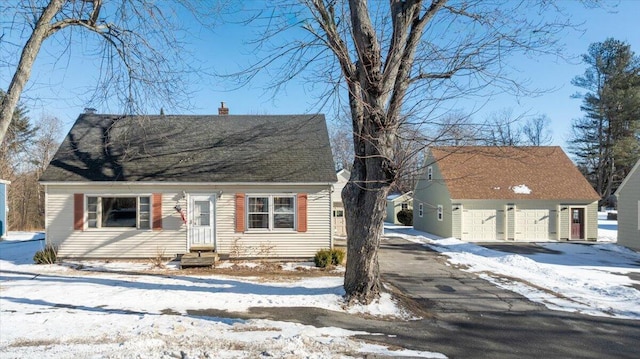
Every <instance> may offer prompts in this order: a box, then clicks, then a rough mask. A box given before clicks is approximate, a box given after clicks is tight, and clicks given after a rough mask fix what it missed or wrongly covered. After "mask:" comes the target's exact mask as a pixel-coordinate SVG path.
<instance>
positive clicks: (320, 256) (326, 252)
mask: <svg viewBox="0 0 640 359" xmlns="http://www.w3.org/2000/svg"><path fill="white" fill-rule="evenodd" d="M344 255H345V254H344V251H343V250H342V249H321V250H319V251H318V252H316V255H315V257H313V262H314V263H315V264H316V267H319V268H327V267H329V266H337V265H339V264H342V261H344Z"/></svg>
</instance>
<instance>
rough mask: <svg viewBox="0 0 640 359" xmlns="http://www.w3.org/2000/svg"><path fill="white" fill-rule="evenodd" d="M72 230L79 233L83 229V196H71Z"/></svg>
mask: <svg viewBox="0 0 640 359" xmlns="http://www.w3.org/2000/svg"><path fill="white" fill-rule="evenodd" d="M73 229H74V230H76V231H81V230H83V229H84V194H82V193H74V194H73Z"/></svg>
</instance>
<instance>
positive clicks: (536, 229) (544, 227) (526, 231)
mask: <svg viewBox="0 0 640 359" xmlns="http://www.w3.org/2000/svg"><path fill="white" fill-rule="evenodd" d="M515 230H516V240H528V241H531V240H547V239H549V210H546V209H523V210H519V211H517V212H516V228H515Z"/></svg>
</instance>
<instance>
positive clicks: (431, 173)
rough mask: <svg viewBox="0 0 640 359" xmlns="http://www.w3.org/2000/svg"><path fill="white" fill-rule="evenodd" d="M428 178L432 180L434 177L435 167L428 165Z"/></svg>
mask: <svg viewBox="0 0 640 359" xmlns="http://www.w3.org/2000/svg"><path fill="white" fill-rule="evenodd" d="M427 179H428V180H429V181H431V180H432V179H433V167H432V166H429V167H427Z"/></svg>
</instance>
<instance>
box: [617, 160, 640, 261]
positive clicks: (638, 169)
mask: <svg viewBox="0 0 640 359" xmlns="http://www.w3.org/2000/svg"><path fill="white" fill-rule="evenodd" d="M616 195H617V196H618V244H620V245H623V246H626V247H629V248H633V249H635V250H637V251H640V161H638V163H636V165H635V166H634V168H633V170H631V172H630V173H629V175H628V176H627V178H626V179H625V180H624V182H623V184H622V186H621V187H620V188H619V189H618V192H616Z"/></svg>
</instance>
